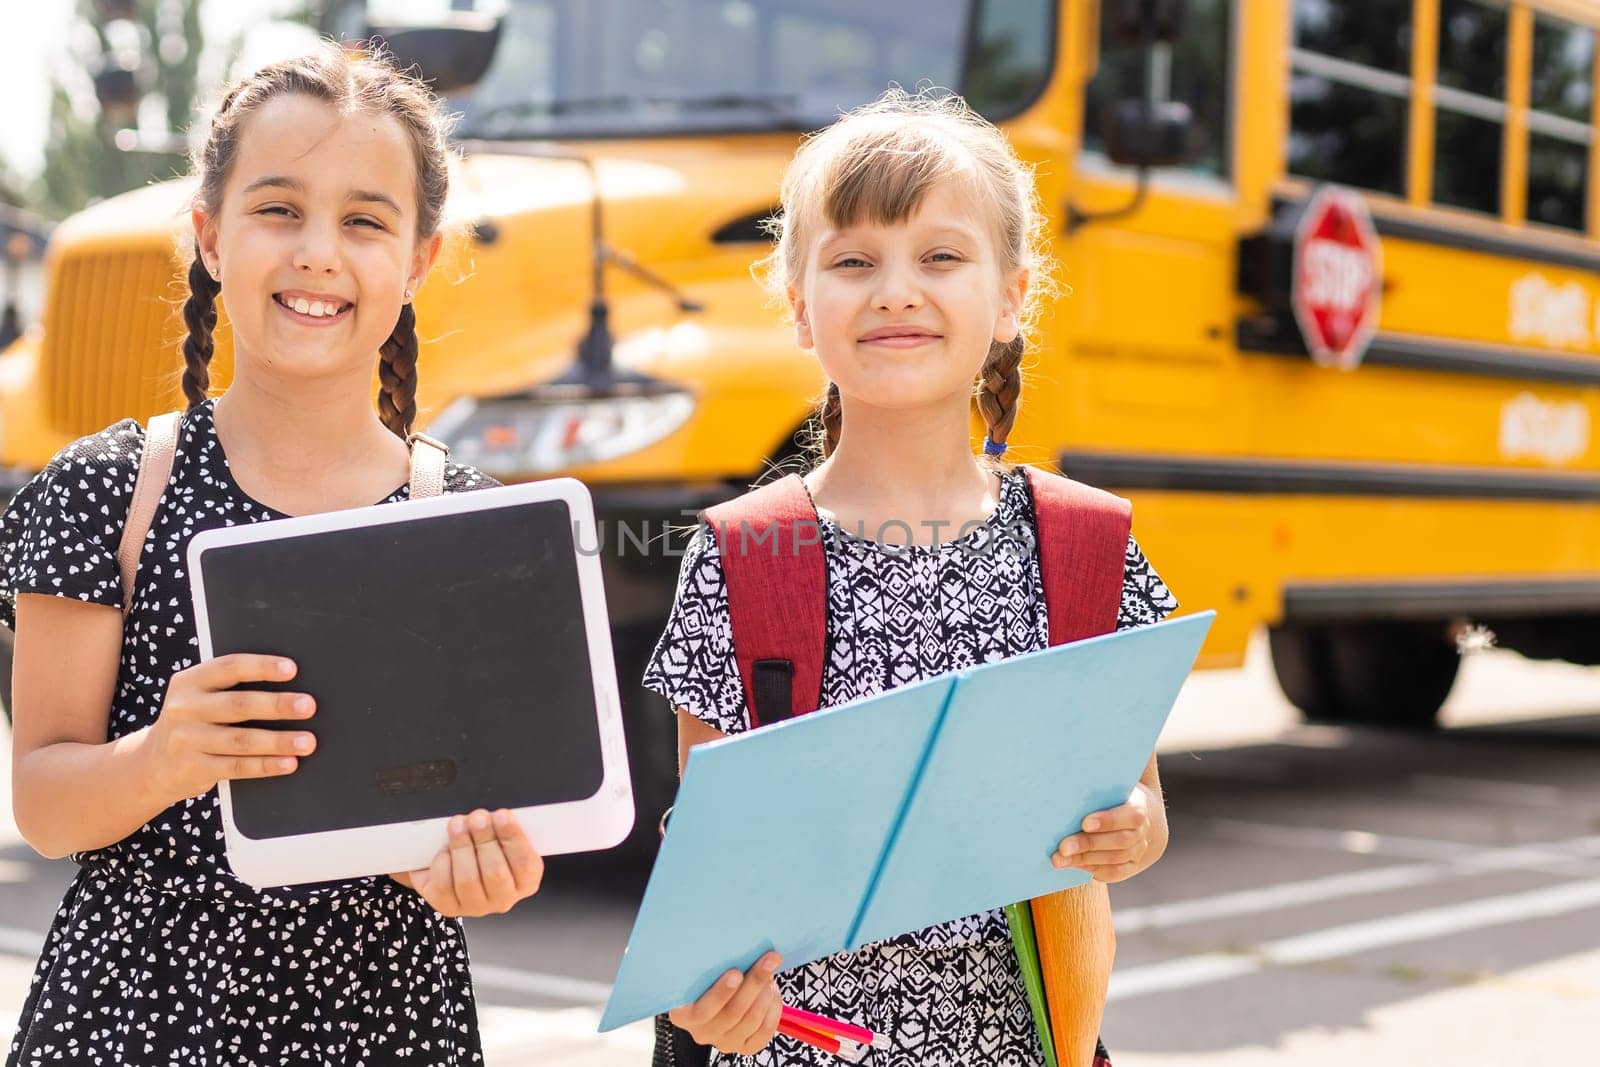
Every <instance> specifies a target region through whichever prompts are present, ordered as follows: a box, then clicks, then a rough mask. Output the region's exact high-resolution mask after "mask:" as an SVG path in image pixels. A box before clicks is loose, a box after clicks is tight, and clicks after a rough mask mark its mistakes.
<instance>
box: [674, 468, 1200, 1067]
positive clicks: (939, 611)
mask: <svg viewBox="0 0 1600 1067" xmlns="http://www.w3.org/2000/svg"><path fill="white" fill-rule="evenodd" d="M1033 520H1034V516H1033V504H1032V499H1031V495H1030V494H1029V492H1028V487H1027V484H1026V482H1025V481H1024V477H1023V475H1022V473H1021V471H1019V470H1011V471H1008V472H1006V473H1005V474H1004V475H1002V476H1001V486H1000V500H999V504H998V506H997V507H996V509H995V511H994V512H993V514H991V515H990V516H989V518H988V520H987V521H985V522H984V523H983V524H982V525H980V526H976V527H973V528H970V529H966V530H965V532H963V533H962V535H961V536H959V537H956V538H954V539H952V540H949V541H946V542H943V543H942V544H939V545H933V546H919V545H914V546H904V545H893V544H885V543H879V542H876V541H873V540H871V539H869V538H867V537H864V536H861V535H862V533H863V531H859V530H855V531H849V530H845V529H842V528H841V527H840V526H839V525H838V524H837V523H835V522H833V521H831V520H828V519H821V520H820V521H821V537H822V545H823V549H824V555H825V558H826V561H827V564H826V565H827V597H828V604H827V631H826V632H827V654H826V657H825V660H824V664H823V673H822V701H821V707H825V708H826V707H832V706H834V705H837V704H842V703H845V702H847V701H850V700H854V699H857V698H859V697H864V696H871V695H875V694H878V693H882V692H886V691H888V690H891V689H894V688H897V687H899V686H902V685H908V684H910V683H912V682H916V681H919V680H921V679H924V678H928V677H931V676H933V675H937V674H942V673H945V672H947V671H953V670H959V669H962V668H965V667H970V666H974V665H976V664H980V663H990V662H993V661H995V660H1000V659H1005V658H1007V657H1009V656H1015V655H1020V654H1022V653H1026V652H1034V651H1037V650H1039V649H1043V648H1046V647H1048V645H1049V625H1048V620H1047V617H1046V614H1045V609H1044V596H1043V583H1042V581H1041V578H1040V574H1039V555H1038V551H1037V547H1036V545H1035V543H1034V533H1033V530H1034V521H1033ZM1176 606H1177V602H1176V601H1175V600H1174V599H1173V597H1172V594H1171V592H1169V591H1168V589H1167V587H1166V585H1165V584H1164V583H1163V582H1162V581H1161V578H1160V577H1159V576H1158V575H1157V574H1156V572H1155V571H1154V570H1153V569H1152V568H1151V566H1150V563H1149V561H1148V560H1146V559H1145V557H1144V554H1143V553H1142V552H1141V551H1140V550H1139V546H1138V544H1137V542H1135V541H1134V540H1133V539H1132V538H1131V537H1130V538H1129V540H1128V548H1127V558H1126V569H1125V574H1124V580H1123V588H1122V598H1121V603H1120V609H1119V611H1118V618H1117V628H1118V629H1119V630H1121V629H1128V628H1130V627H1134V626H1141V625H1144V624H1146V623H1151V622H1157V621H1159V620H1161V619H1162V618H1165V617H1166V615H1167V614H1168V613H1170V612H1171V611H1172V610H1173V609H1174V608H1175V607H1176ZM644 684H645V686H646V687H647V688H649V689H652V690H654V691H655V692H657V693H660V694H661V695H662V696H664V697H666V699H667V700H668V701H669V702H670V704H671V705H672V706H673V707H674V708H682V709H684V710H686V711H688V712H690V713H691V714H693V715H694V716H695V717H696V718H699V719H700V720H702V721H703V722H705V723H706V724H708V725H709V726H712V727H713V728H715V729H717V730H720V731H722V732H723V733H727V734H736V733H740V732H742V731H745V730H748V729H749V728H750V719H749V713H748V711H747V709H746V707H745V694H744V683H743V681H742V679H741V678H740V675H739V670H738V666H737V662H736V660H735V658H734V652H733V631H732V625H731V622H730V619H729V614H728V593H727V586H726V583H725V581H724V577H723V570H722V563H721V559H720V556H719V552H718V547H717V542H716V539H715V538H714V537H712V536H710V535H709V533H708V531H707V530H706V529H705V528H704V527H703V526H702V527H701V528H700V529H699V530H698V531H697V532H696V533H695V535H694V537H693V538H692V539H691V541H690V543H689V545H688V547H687V549H686V551H685V555H684V558H683V561H682V565H681V568H680V571H679V578H678V590H677V597H676V600H675V602H674V604H673V608H672V613H671V616H670V617H669V619H668V621H667V625H666V629H665V631H664V632H663V633H662V635H661V639H660V641H659V642H658V643H657V645H656V648H655V651H654V653H653V654H652V656H651V658H650V661H649V664H648V667H647V670H646V672H645V677H644ZM994 713H995V714H996V715H1002V714H1004V709H1003V708H996V709H995V710H994ZM742 817H744V815H743V813H741V812H737V811H730V812H728V813H727V818H729V819H736V818H742ZM717 903H718V904H719V905H720V906H723V907H728V908H737V907H738V906H739V901H737V900H727V901H719V902H717ZM777 981H778V985H779V987H780V988H781V990H782V992H783V996H784V1002H785V1003H786V1004H790V1005H794V1006H797V1007H802V1008H806V1009H809V1010H811V1011H815V1012H818V1013H821V1014H824V1015H830V1016H834V1017H836V1018H841V1019H847V1020H850V1021H853V1022H857V1023H859V1024H862V1025H865V1026H867V1027H868V1028H869V1029H871V1030H873V1031H875V1032H878V1033H883V1034H888V1035H889V1036H890V1037H891V1039H892V1041H893V1048H891V1049H888V1050H873V1051H871V1052H869V1053H868V1055H867V1058H866V1059H865V1061H863V1062H865V1063H866V1064H869V1065H871V1067H945V1065H948V1067H963V1065H969V1064H986V1065H991V1064H992V1065H997V1067H1036V1065H1038V1064H1042V1063H1043V1052H1042V1050H1041V1049H1040V1047H1039V1041H1038V1036H1037V1034H1036V1032H1035V1030H1034V1025H1033V1016H1032V1014H1031V1012H1030V1011H1029V1008H1028V1001H1027V995H1026V993H1025V991H1024V988H1023V985H1022V977H1021V974H1020V972H1019V970H1018V967H1017V961H1016V955H1015V952H1014V950H1013V948H1012V944H1011V934H1010V930H1009V927H1008V926H1007V924H1006V920H1005V916H1004V914H1003V913H1002V912H1000V911H998V910H996V911H988V912H983V913H980V914H977V915H969V916H967V917H965V918H962V919H958V920H955V921H953V922H947V923H942V924H940V925H938V926H933V927H929V928H928V929H924V930H918V931H915V932H912V933H909V934H905V935H902V936H900V937H895V938H891V939H890V940H887V941H882V942H877V943H874V944H869V945H866V946H864V947H862V948H861V949H860V950H859V951H856V952H846V953H840V954H838V955H835V956H830V957H827V958H825V959H821V960H817V961H816V962H814V963H811V964H807V965H806V966H804V967H799V968H795V969H794V970H791V971H786V972H784V973H782V974H780V975H779V976H778V978H777ZM711 1062H712V1064H715V1065H719V1067H799V1065H806V1067H811V1065H814V1067H833V1065H834V1064H836V1063H837V1060H836V1059H835V1057H832V1056H830V1055H828V1054H827V1053H824V1052H821V1051H818V1050H816V1049H812V1048H811V1047H809V1046H807V1045H803V1044H801V1043H799V1042H796V1041H794V1040H792V1039H790V1038H788V1037H785V1036H783V1035H779V1036H778V1037H777V1038H775V1039H774V1041H773V1043H772V1044H771V1045H769V1046H768V1047H767V1048H766V1049H764V1050H762V1051H761V1052H759V1053H757V1054H756V1055H754V1056H730V1055H723V1054H721V1053H718V1052H715V1051H713V1052H712V1056H711Z"/></svg>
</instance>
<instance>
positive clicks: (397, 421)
mask: <svg viewBox="0 0 1600 1067" xmlns="http://www.w3.org/2000/svg"><path fill="white" fill-rule="evenodd" d="M378 352H379V362H378V380H379V382H380V383H381V384H382V386H383V389H382V391H381V392H380V393H379V394H378V417H379V418H381V419H382V420H383V424H384V425H385V426H387V427H389V429H390V430H391V431H392V432H394V433H395V434H396V435H397V436H399V437H400V438H401V439H404V438H405V437H406V435H408V434H409V433H410V432H411V422H412V420H413V419H415V418H416V417H417V313H416V312H415V311H413V310H411V304H410V303H409V302H407V303H406V304H405V305H404V306H403V307H401V308H400V318H399V320H398V321H396V322H395V324H394V331H393V332H392V333H390V334H389V339H388V340H387V341H385V342H383V347H382V348H380V349H379V350H378Z"/></svg>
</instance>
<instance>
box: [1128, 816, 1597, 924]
mask: <svg viewBox="0 0 1600 1067" xmlns="http://www.w3.org/2000/svg"><path fill="white" fill-rule="evenodd" d="M1314 832H1315V833H1318V834H1328V833H1336V832H1337V833H1340V834H1341V836H1344V835H1345V834H1348V831H1314ZM1295 833H1297V834H1298V833H1300V831H1298V830H1297V831H1295ZM1434 844H1443V842H1435V843H1434ZM1594 855H1600V835H1595V836H1592V837H1580V838H1574V839H1571V840H1566V841H1554V842H1547V843H1541V844H1533V845H1521V846H1514V847H1510V848H1494V849H1468V850H1467V851H1465V852H1463V853H1462V854H1460V855H1459V856H1458V858H1456V859H1454V860H1451V861H1450V862H1448V863H1413V864H1403V865H1397V866H1393V867H1380V868H1378V869H1376V870H1371V871H1354V872H1350V873H1346V874H1334V875H1328V876H1326V877H1323V878H1310V879H1306V880H1305V881H1301V882H1285V883H1283V884H1280V885H1271V886H1264V887H1262V888H1260V889H1242V890H1238V891H1235V892H1231V893H1219V894H1217V895H1216V896H1211V897H1197V898H1195V899H1193V900H1179V901H1174V902H1173V903H1171V904H1154V905H1151V906H1149V907H1144V908H1129V909H1126V910H1122V911H1113V920H1114V922H1115V924H1116V928H1117V932H1118V933H1138V932H1139V931H1141V930H1159V929H1163V928H1166V927H1170V926H1181V925H1184V924H1186V923H1197V922H1209V921H1211V920H1213V919H1225V918H1229V917H1231V916H1235V915H1255V914H1259V913H1260V912H1264V911H1273V910H1281V909H1284V908H1295V907H1300V906H1302V905H1306V904H1316V903H1321V902H1323V901H1329V900H1344V899H1347V898H1349V897H1356V896H1364V895H1367V894H1370V893H1388V892H1393V891H1395V890H1399V889H1413V888H1416V887H1417V886H1423V885H1430V884H1433V883H1435V882H1443V881H1448V880H1450V879H1455V878H1465V877H1470V876H1473V875H1478V874H1484V873H1486V872H1490V871H1510V870H1519V871H1527V870H1534V871H1541V872H1548V873H1560V874H1565V875H1568V876H1573V875H1585V874H1597V873H1600V871H1597V870H1596V869H1595V867H1594V865H1593V864H1592V863H1587V862H1584V858H1586V857H1589V856H1594Z"/></svg>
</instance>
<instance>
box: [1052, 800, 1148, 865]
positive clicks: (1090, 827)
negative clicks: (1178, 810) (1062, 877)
mask: <svg viewBox="0 0 1600 1067" xmlns="http://www.w3.org/2000/svg"><path fill="white" fill-rule="evenodd" d="M1083 829H1084V831H1085V832H1084V833H1081V834H1073V835H1072V836H1071V837H1069V838H1067V839H1065V840H1064V841H1062V842H1061V844H1060V846H1059V847H1058V848H1057V849H1056V851H1055V853H1054V854H1053V855H1052V856H1051V857H1050V862H1051V863H1052V864H1053V865H1055V866H1056V867H1057V868H1060V869H1065V868H1067V867H1077V868H1079V869H1080V870H1085V871H1088V872H1089V874H1090V875H1092V876H1093V877H1094V879H1095V880H1096V881H1100V882H1121V881H1123V880H1125V879H1128V878H1132V877H1133V876H1134V875H1136V874H1138V873H1139V872H1140V871H1142V870H1144V868H1145V867H1146V866H1148V864H1146V863H1145V862H1144V859H1145V854H1146V853H1147V852H1149V851H1150V793H1149V791H1148V790H1147V788H1146V787H1145V785H1144V784H1143V783H1140V784H1139V785H1136V786H1134V788H1133V795H1132V796H1131V797H1129V798H1128V802H1127V803H1126V804H1124V805H1122V806H1121V807H1119V808H1109V809H1107V810H1105V811H1097V812H1095V813H1094V814H1092V815H1090V816H1089V817H1088V818H1086V819H1084V820H1083ZM1152 862H1153V860H1152Z"/></svg>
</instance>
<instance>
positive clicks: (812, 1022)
mask: <svg viewBox="0 0 1600 1067" xmlns="http://www.w3.org/2000/svg"><path fill="white" fill-rule="evenodd" d="M783 1018H784V1019H786V1020H788V1021H790V1022H795V1023H799V1024H800V1025H801V1026H805V1027H809V1028H810V1029H812V1030H820V1031H822V1032H823V1033H825V1034H833V1035H835V1036H837V1037H843V1038H848V1039H849V1040H851V1041H854V1042H855V1043H856V1044H858V1045H871V1046H874V1047H879V1048H882V1047H884V1046H886V1045H887V1044H888V1042H879V1041H878V1038H877V1035H876V1034H874V1033H873V1032H872V1031H871V1030H868V1029H867V1028H866V1027H865V1026H857V1025H856V1024H854V1023H847V1022H841V1021H840V1020H838V1019H830V1018H828V1017H827V1016H826V1015H817V1014H815V1013H813V1012H809V1011H806V1010H804V1009H802V1008H791V1007H789V1005H787V1004H785V1005H784V1006H783Z"/></svg>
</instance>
